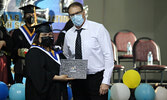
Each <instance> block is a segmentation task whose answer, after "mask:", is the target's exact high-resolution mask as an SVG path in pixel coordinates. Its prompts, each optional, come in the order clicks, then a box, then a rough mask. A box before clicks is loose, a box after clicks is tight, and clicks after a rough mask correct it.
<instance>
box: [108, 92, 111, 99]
mask: <svg viewBox="0 0 167 100" xmlns="http://www.w3.org/2000/svg"><path fill="white" fill-rule="evenodd" d="M110 99H111V89H108V100H110Z"/></svg>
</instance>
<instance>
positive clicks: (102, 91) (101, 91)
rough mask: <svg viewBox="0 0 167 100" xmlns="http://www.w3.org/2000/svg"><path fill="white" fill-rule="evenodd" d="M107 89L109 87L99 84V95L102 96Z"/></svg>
mask: <svg viewBox="0 0 167 100" xmlns="http://www.w3.org/2000/svg"><path fill="white" fill-rule="evenodd" d="M108 89H109V85H107V84H101V85H100V90H99V92H100V95H104V94H106V93H108Z"/></svg>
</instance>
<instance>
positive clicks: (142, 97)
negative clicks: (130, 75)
mask: <svg viewBox="0 0 167 100" xmlns="http://www.w3.org/2000/svg"><path fill="white" fill-rule="evenodd" d="M135 98H136V100H154V98H155V92H154V89H153V87H152V86H151V85H149V84H146V83H144V84H140V85H139V86H138V87H137V88H136V90H135Z"/></svg>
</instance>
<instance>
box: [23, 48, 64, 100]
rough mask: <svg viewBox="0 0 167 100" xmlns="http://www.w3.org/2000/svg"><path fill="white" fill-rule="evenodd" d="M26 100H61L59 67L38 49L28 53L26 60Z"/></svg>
mask: <svg viewBox="0 0 167 100" xmlns="http://www.w3.org/2000/svg"><path fill="white" fill-rule="evenodd" d="M25 63H26V67H25V69H26V100H61V98H60V97H61V96H60V95H61V93H60V91H61V85H62V84H61V82H60V81H53V80H52V79H53V77H54V75H59V67H60V65H59V64H58V63H57V62H56V61H55V60H53V59H52V58H51V57H50V56H49V55H48V54H46V53H45V52H44V51H42V50H40V49H39V48H32V49H30V50H29V51H28V53H27V55H26V58H25Z"/></svg>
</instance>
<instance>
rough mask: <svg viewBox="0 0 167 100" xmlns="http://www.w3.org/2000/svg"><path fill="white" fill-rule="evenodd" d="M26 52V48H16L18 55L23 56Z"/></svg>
mask: <svg viewBox="0 0 167 100" xmlns="http://www.w3.org/2000/svg"><path fill="white" fill-rule="evenodd" d="M27 52H28V49H27V48H20V49H18V55H19V56H20V57H25V55H26V54H27Z"/></svg>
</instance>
